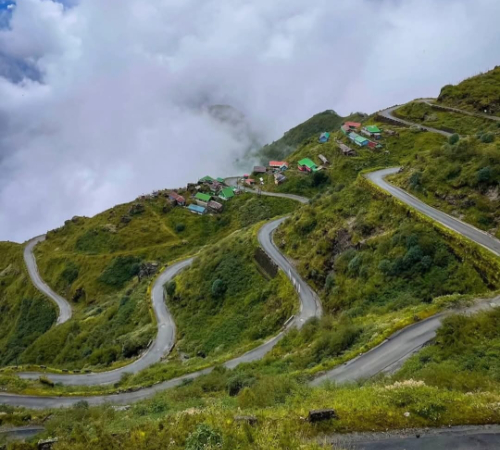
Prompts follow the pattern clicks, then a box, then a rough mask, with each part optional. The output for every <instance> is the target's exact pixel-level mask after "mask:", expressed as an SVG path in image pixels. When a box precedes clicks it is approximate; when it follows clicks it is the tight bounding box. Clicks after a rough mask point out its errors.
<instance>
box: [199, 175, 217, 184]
mask: <svg viewBox="0 0 500 450" xmlns="http://www.w3.org/2000/svg"><path fill="white" fill-rule="evenodd" d="M214 181H215V180H214V179H213V178H212V177H210V176H208V175H207V176H206V177H203V178H200V179H199V180H198V183H209V184H212V183H213V182H214Z"/></svg>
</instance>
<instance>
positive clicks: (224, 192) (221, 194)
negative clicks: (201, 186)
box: [219, 187, 234, 200]
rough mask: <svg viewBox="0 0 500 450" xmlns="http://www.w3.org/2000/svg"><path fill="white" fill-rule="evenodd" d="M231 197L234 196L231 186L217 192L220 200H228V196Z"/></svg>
mask: <svg viewBox="0 0 500 450" xmlns="http://www.w3.org/2000/svg"><path fill="white" fill-rule="evenodd" d="M233 197H234V191H233V188H230V187H227V188H224V189H222V190H221V191H220V192H219V198H221V199H222V200H229V199H230V198H233Z"/></svg>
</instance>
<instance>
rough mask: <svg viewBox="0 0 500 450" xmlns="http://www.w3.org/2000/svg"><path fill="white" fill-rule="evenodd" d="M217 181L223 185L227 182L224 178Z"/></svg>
mask: <svg viewBox="0 0 500 450" xmlns="http://www.w3.org/2000/svg"><path fill="white" fill-rule="evenodd" d="M217 181H218V182H219V183H222V184H224V183H225V182H226V180H224V178H221V177H217Z"/></svg>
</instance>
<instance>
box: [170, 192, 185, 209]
mask: <svg viewBox="0 0 500 450" xmlns="http://www.w3.org/2000/svg"><path fill="white" fill-rule="evenodd" d="M168 198H169V199H171V200H175V201H176V202H177V204H178V205H181V206H183V205H184V204H185V203H186V199H185V198H184V197H183V196H182V195H179V194H178V193H177V192H173V191H172V192H169V194H168Z"/></svg>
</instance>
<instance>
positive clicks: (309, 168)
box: [298, 158, 319, 172]
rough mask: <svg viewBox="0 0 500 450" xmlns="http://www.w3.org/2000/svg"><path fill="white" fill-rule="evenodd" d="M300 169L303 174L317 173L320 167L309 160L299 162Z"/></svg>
mask: <svg viewBox="0 0 500 450" xmlns="http://www.w3.org/2000/svg"><path fill="white" fill-rule="evenodd" d="M298 169H299V170H300V171H301V172H317V171H318V170H319V169H318V166H317V165H316V164H315V163H314V162H313V161H312V160H310V159H309V158H304V159H301V160H300V161H299V162H298Z"/></svg>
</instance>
